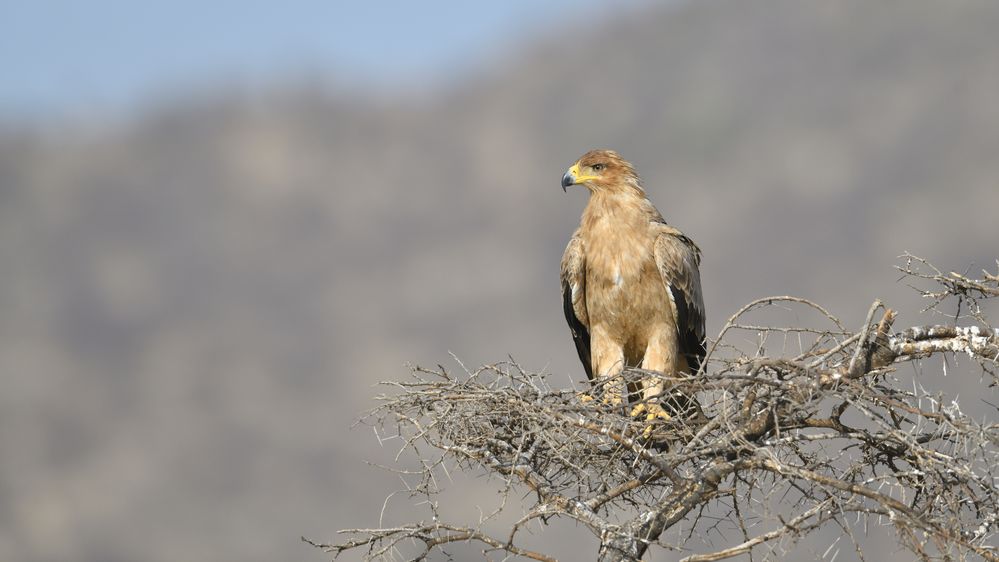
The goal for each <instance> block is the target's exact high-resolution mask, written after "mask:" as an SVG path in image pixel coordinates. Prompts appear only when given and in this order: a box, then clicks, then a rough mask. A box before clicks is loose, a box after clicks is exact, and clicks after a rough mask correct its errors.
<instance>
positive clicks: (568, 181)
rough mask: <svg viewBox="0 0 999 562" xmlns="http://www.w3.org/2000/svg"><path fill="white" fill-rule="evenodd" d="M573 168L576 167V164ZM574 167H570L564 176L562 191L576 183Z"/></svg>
mask: <svg viewBox="0 0 999 562" xmlns="http://www.w3.org/2000/svg"><path fill="white" fill-rule="evenodd" d="M572 168H575V166H573V167H572ZM572 168H569V171H567V172H566V173H565V175H563V176H562V191H565V190H566V188H567V187H569V186H570V185H572V184H574V183H576V174H574V173H572Z"/></svg>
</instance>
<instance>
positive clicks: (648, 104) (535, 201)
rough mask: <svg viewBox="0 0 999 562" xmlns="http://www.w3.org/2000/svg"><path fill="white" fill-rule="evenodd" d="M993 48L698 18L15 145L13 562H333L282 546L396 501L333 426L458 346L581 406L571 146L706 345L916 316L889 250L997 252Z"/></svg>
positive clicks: (733, 8)
mask: <svg viewBox="0 0 999 562" xmlns="http://www.w3.org/2000/svg"><path fill="white" fill-rule="evenodd" d="M997 28H999V5H996V4H994V3H990V2H987V1H984V0H983V1H979V2H951V3H948V4H946V5H944V4H942V3H938V2H932V1H930V0H919V1H916V2H908V3H879V4H877V5H873V4H871V3H868V2H861V1H860V0H855V1H846V2H837V3H835V4H834V5H828V6H825V5H823V6H820V7H816V6H815V5H811V4H804V3H800V2H794V1H792V0H757V1H753V2H746V1H744V0H706V1H701V2H692V3H686V4H682V5H679V6H674V7H672V8H662V9H659V10H653V11H650V12H648V13H643V14H638V15H632V16H627V17H626V18H625V19H623V20H620V21H589V22H575V23H574V24H573V26H571V27H569V28H564V29H559V30H558V31H559V33H558V34H557V35H553V36H551V37H547V38H542V39H541V40H540V42H539V43H538V44H536V45H525V46H523V47H522V48H521V49H519V50H518V51H517V52H515V53H513V54H511V56H510V57H509V58H508V59H507V60H506V61H504V63H503V64H502V65H500V66H499V67H497V68H496V69H495V70H493V71H489V70H485V69H484V70H482V71H481V72H480V73H479V75H478V77H477V78H476V79H475V80H474V81H471V82H467V83H465V85H464V86H462V87H461V88H460V89H457V90H453V91H447V92H442V93H441V95H440V97H438V98H436V99H433V100H429V101H426V100H404V99H403V100H396V101H394V102H363V101H360V100H358V99H340V98H337V97H335V96H329V95H327V94H324V93H323V92H322V91H315V90H309V89H306V88H303V89H294V88H292V89H276V90H275V91H274V92H272V93H267V94H257V95H252V94H245V93H237V92H233V93H232V95H231V96H219V97H218V98H217V99H214V100H203V101H197V100H194V101H189V102H184V103H179V104H178V105H177V106H175V107H169V108H163V109H160V110H158V111H156V112H153V113H151V114H149V115H146V116H142V117H141V118H139V119H136V120H135V121H134V122H132V123H129V124H127V125H124V126H121V125H119V126H108V127H106V128H100V127H97V128H92V129H88V130H80V129H70V130H55V129H49V130H46V131H37V132H31V131H27V132H25V131H21V132H8V133H6V134H4V135H3V136H2V138H0V263H2V264H4V265H3V267H2V268H0V310H3V311H4V312H3V314H2V315H0V383H2V385H3V388H4V392H3V393H0V449H2V450H3V451H4V454H3V455H2V456H0V474H3V477H2V478H0V558H3V559H16V560H51V559H69V558H73V559H81V560H94V561H97V560H102V561H107V560H111V561H114V560H134V559H146V560H177V559H236V558H238V559H243V560H273V559H320V558H321V556H319V553H316V552H311V551H309V550H307V549H305V548H304V547H303V546H301V545H300V544H299V543H297V542H296V541H297V537H298V536H299V535H301V534H309V535H310V536H314V537H316V538H327V537H329V536H330V534H331V532H332V531H333V530H335V529H338V528H340V527H344V526H349V525H355V524H375V523H376V521H377V517H378V514H379V510H380V508H381V501H380V498H381V497H382V496H383V495H384V492H385V491H387V490H389V489H393V488H394V487H396V486H397V485H398V482H397V480H396V479H394V478H393V477H391V476H386V475H383V474H380V473H378V472H377V471H372V470H370V469H369V467H367V466H366V465H365V464H363V463H362V462H361V459H365V458H373V459H380V458H381V457H383V456H384V455H386V454H387V453H388V452H390V451H387V450H385V451H382V450H378V449H377V443H376V441H375V439H374V436H373V435H372V434H371V433H370V431H368V430H364V429H362V430H356V431H348V430H347V427H348V425H349V424H350V422H351V420H352V419H353V418H354V417H356V416H357V415H358V414H359V413H360V412H361V411H362V410H364V409H365V408H367V407H369V406H370V404H371V402H370V399H369V397H370V396H371V395H373V394H375V393H376V392H378V390H377V389H375V388H372V386H371V385H372V383H373V382H374V381H376V380H379V379H393V378H400V377H402V376H404V374H405V369H404V368H403V362H405V361H407V360H411V361H414V362H425V363H429V362H438V361H445V360H447V352H448V351H449V350H450V351H453V352H455V353H456V354H457V355H458V356H459V357H461V358H462V359H463V360H464V361H466V362H467V363H469V364H476V363H479V362H483V361H496V360H501V359H503V358H505V357H506V355H507V354H508V353H509V354H512V355H513V356H514V357H516V358H517V359H519V360H520V361H521V362H523V363H524V364H525V365H526V366H528V367H531V368H536V369H540V368H542V367H544V366H545V365H548V366H549V368H550V369H551V370H552V371H553V372H554V373H556V375H557V376H558V377H559V378H560V380H565V381H566V383H567V384H568V381H569V380H570V379H574V380H580V379H582V378H583V375H582V373H581V372H580V371H579V368H578V366H577V361H576V359H575V351H574V349H573V348H572V344H571V341H570V339H569V336H568V333H567V330H566V328H565V326H564V321H563V319H562V317H561V309H560V301H559V297H558V286H557V264H558V259H559V257H560V255H561V251H562V248H563V246H564V243H565V241H566V240H567V238H568V236H569V234H570V233H571V231H572V229H573V228H574V226H575V224H576V222H577V221H578V217H579V211H580V210H581V209H582V206H583V204H584V201H585V194H584V193H583V192H582V191H576V192H570V193H569V194H568V195H564V194H563V193H562V191H561V190H560V189H559V178H560V176H561V174H562V172H563V171H564V169H565V168H566V167H568V166H569V165H570V164H571V163H572V162H573V160H574V159H575V158H576V157H578V156H579V155H580V154H581V153H582V152H584V151H585V150H587V149H590V148H594V147H611V148H616V149H618V150H619V151H621V152H622V153H623V154H624V155H625V156H626V157H628V158H629V159H631V160H632V161H633V162H634V163H635V164H636V166H637V167H638V169H639V171H640V172H641V173H642V174H643V176H644V178H645V180H646V184H647V187H648V191H649V192H650V196H651V197H652V199H653V200H654V201H655V202H656V203H657V204H658V205H659V207H660V209H661V210H662V211H663V213H664V214H665V215H666V217H667V220H669V221H670V222H672V223H674V224H677V225H678V226H680V227H681V228H683V229H684V230H686V231H687V232H688V233H689V234H690V235H691V236H692V237H694V238H695V240H697V241H698V243H699V244H700V245H701V247H702V248H703V250H704V253H705V263H704V266H703V275H704V282H705V293H706V300H707V306H708V313H709V330H708V331H709V333H713V332H714V331H715V330H716V328H717V327H718V326H719V325H720V323H721V321H722V319H723V318H724V317H727V316H728V314H730V313H731V311H733V309H734V308H735V307H736V306H738V305H739V304H741V303H743V302H745V301H747V300H749V299H751V298H754V297H758V296H763V295H765V294H785V293H794V294H803V295H805V296H809V297H813V298H816V299H818V300H820V301H822V302H823V303H826V304H828V305H829V306H830V307H831V308H832V309H833V310H834V311H836V312H837V313H840V314H842V316H843V317H844V318H845V319H846V320H848V321H849V322H851V323H854V324H855V323H858V322H859V321H860V319H861V316H862V314H863V313H864V312H865V311H866V308H867V305H868V303H869V302H870V301H871V300H872V299H873V298H875V297H882V298H886V299H889V301H891V302H892V303H895V304H898V305H899V306H903V307H906V308H904V309H903V310H913V311H914V310H916V308H914V307H916V306H917V305H918V302H916V301H915V300H914V299H912V298H911V297H910V295H909V291H908V290H907V289H905V288H904V287H900V286H899V285H897V284H896V283H895V279H896V275H895V273H894V272H893V270H892V269H891V268H890V266H891V265H892V264H893V263H894V258H895V256H896V255H897V254H899V253H901V252H902V251H903V250H912V251H914V252H917V253H920V254H923V255H925V256H926V257H929V258H932V259H934V260H935V261H937V262H938V263H939V265H941V266H942V267H946V268H962V267H964V266H966V265H967V264H968V263H970V262H972V261H974V262H976V263H977V264H978V265H982V266H986V265H989V264H990V263H991V260H993V259H994V258H995V257H996V254H997V250H996V242H997V241H999V222H997V221H996V220H995V209H996V208H997V205H999V188H997V180H996V178H997V177H999V164H997V160H996V157H995V155H996V154H999V109H997V107H999V106H997V105H996V103H995V101H994V97H995V93H996V92H997V91H999V65H996V63H995V61H997V60H999V38H997V37H996V35H995V32H994V30H995V29H997ZM918 321H919V319H917V318H914V317H912V315H911V314H904V315H903V317H902V319H901V320H900V322H901V323H903V324H905V323H915V322H918ZM390 448H391V447H389V449H390ZM477 484H478V486H479V489H478V491H477V492H470V493H478V494H480V496H479V497H488V496H489V495H490V494H491V492H490V491H489V490H484V491H483V490H482V489H481V482H479V483H477ZM402 503H404V502H402ZM561 548H563V549H564V550H563V552H568V553H569V554H565V555H566V556H570V557H571V556H576V557H579V556H582V557H585V556H587V555H588V553H589V552H590V551H589V550H586V548H588V547H587V546H585V545H584V546H583V547H579V548H580V550H577V551H573V550H572V548H573V546H572V545H569V546H562V547H561ZM662 559H670V558H668V557H665V558H662Z"/></svg>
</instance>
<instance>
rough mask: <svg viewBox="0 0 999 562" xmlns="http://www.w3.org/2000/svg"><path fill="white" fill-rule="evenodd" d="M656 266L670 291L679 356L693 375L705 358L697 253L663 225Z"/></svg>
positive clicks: (674, 230) (658, 243)
mask: <svg viewBox="0 0 999 562" xmlns="http://www.w3.org/2000/svg"><path fill="white" fill-rule="evenodd" d="M655 258H656V265H658V266H659V272H660V274H661V275H662V277H663V283H665V284H666V288H667V289H669V291H670V296H671V297H672V304H673V305H674V314H675V317H676V329H677V333H678V335H679V340H680V353H683V355H684V356H685V357H686V358H687V365H688V366H689V367H690V370H691V373H695V372H697V370H698V369H700V367H701V362H702V361H703V360H704V355H705V352H706V350H705V330H704V298H703V297H702V295H701V274H700V271H699V270H698V267H699V266H700V263H701V251H700V249H699V248H698V247H697V245H696V244H694V242H693V241H691V240H690V238H687V237H686V236H685V235H684V234H683V233H681V232H680V231H679V230H677V229H675V228H673V227H671V226H666V225H664V226H663V233H662V234H660V235H659V238H658V239H657V240H656V247H655Z"/></svg>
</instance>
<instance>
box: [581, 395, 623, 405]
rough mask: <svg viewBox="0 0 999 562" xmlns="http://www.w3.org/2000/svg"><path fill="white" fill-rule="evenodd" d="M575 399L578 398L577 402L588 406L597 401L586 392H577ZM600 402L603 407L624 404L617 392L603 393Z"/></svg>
mask: <svg viewBox="0 0 999 562" xmlns="http://www.w3.org/2000/svg"><path fill="white" fill-rule="evenodd" d="M576 397H577V398H579V401H580V402H582V403H583V404H588V403H590V402H593V401H594V400H596V399H597V398H596V397H595V396H594V395H593V394H590V393H588V392H577V393H576ZM600 402H601V403H602V404H604V405H605V406H620V405H621V404H624V400H623V399H622V398H621V395H620V394H619V393H617V392H605V393H603V397H602V398H601V399H600Z"/></svg>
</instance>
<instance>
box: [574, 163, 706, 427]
mask: <svg viewBox="0 0 999 562" xmlns="http://www.w3.org/2000/svg"><path fill="white" fill-rule="evenodd" d="M572 185H583V186H584V187H586V188H587V189H588V190H589V191H590V200H589V203H588V204H587V205H586V209H585V210H584V211H583V216H582V220H581V221H580V225H579V228H578V229H576V232H575V233H574V234H573V235H572V239H571V240H569V245H568V246H566V248H565V254H564V255H563V256H562V268H561V269H562V271H561V278H562V301H563V306H564V308H565V317H566V320H568V322H569V328H570V329H571V331H572V339H573V340H574V341H575V343H576V350H577V351H578V352H579V359H580V361H582V362H583V368H584V369H585V370H586V375H587V377H588V378H589V379H590V380H591V381H593V380H594V379H597V380H599V379H601V378H603V377H612V376H615V375H617V374H619V373H620V372H621V371H622V369H624V368H626V367H641V368H642V369H647V370H650V371H659V372H661V373H663V374H664V375H666V376H675V375H678V374H680V373H688V374H692V373H695V372H697V370H698V368H699V367H700V365H701V361H702V360H703V359H704V351H705V349H704V344H705V340H704V301H703V298H702V296H701V278H700V273H699V272H698V266H699V265H700V260H701V254H700V249H698V247H697V246H696V245H695V244H694V242H693V241H692V240H691V239H690V238H688V237H687V236H686V235H684V234H683V233H682V232H680V231H679V230H678V229H676V228H674V227H672V226H670V225H668V224H666V221H665V220H663V217H662V215H661V214H660V213H659V211H658V210H657V209H656V208H655V206H654V205H653V204H652V202H650V201H649V200H648V198H647V197H646V195H645V190H644V189H643V188H642V183H641V180H640V179H639V177H638V174H636V173H635V169H634V168H633V167H632V165H631V164H630V163H628V162H627V161H626V160H624V159H623V158H621V157H620V156H619V155H618V154H617V153H616V152H614V151H611V150H593V151H590V152H587V153H586V154H584V155H583V157H582V158H580V159H579V160H578V161H577V162H576V163H575V164H573V165H572V167H570V168H569V170H568V171H567V172H566V173H565V175H564V176H563V177H562V189H563V190H564V189H565V188H567V187H569V186H572ZM608 387H609V388H608V394H605V397H606V398H605V400H608V401H610V402H611V403H621V402H622V401H623V400H622V396H621V392H622V390H621V389H620V385H617V384H610V385H608ZM663 390H664V389H663V381H662V380H661V379H660V378H658V377H648V378H646V379H644V380H643V381H642V389H641V395H642V397H643V398H645V399H648V398H649V397H653V396H656V395H659V394H661V393H662V392H663ZM642 412H646V413H647V414H648V416H649V419H652V418H653V417H662V418H668V417H669V415H668V414H667V413H666V412H665V411H664V410H663V408H662V407H661V406H659V405H658V404H655V403H652V402H651V401H646V402H643V403H641V404H640V405H639V406H637V407H636V408H635V410H634V411H633V412H632V415H638V414H639V413H642Z"/></svg>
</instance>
